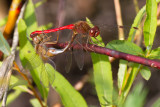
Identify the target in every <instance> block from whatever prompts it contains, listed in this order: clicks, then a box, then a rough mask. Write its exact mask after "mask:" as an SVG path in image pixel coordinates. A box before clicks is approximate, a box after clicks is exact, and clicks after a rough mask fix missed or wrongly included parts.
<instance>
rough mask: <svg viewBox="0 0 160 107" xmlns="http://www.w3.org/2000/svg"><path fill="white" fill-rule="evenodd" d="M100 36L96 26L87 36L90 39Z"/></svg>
mask: <svg viewBox="0 0 160 107" xmlns="http://www.w3.org/2000/svg"><path fill="white" fill-rule="evenodd" d="M99 34H100V31H99V28H98V27H97V26H94V27H93V28H91V29H90V31H89V35H90V36H91V37H97V36H98V35H99Z"/></svg>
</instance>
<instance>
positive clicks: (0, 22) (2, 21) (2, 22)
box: [0, 16, 8, 27]
mask: <svg viewBox="0 0 160 107" xmlns="http://www.w3.org/2000/svg"><path fill="white" fill-rule="evenodd" d="M7 20H8V16H6V17H5V18H3V19H1V20H0V27H2V26H4V25H5V24H6V23H7Z"/></svg>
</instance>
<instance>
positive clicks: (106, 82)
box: [86, 18, 113, 106]
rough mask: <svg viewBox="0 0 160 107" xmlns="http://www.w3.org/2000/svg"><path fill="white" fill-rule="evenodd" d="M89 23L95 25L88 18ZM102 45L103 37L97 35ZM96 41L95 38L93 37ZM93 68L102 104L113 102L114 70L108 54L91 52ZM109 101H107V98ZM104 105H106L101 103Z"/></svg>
mask: <svg viewBox="0 0 160 107" xmlns="http://www.w3.org/2000/svg"><path fill="white" fill-rule="evenodd" d="M86 20H87V23H88V24H89V25H90V26H91V27H93V24H92V23H91V21H90V20H89V19H88V18H87V19H86ZM96 38H97V39H98V41H99V42H101V44H102V45H104V43H102V38H101V37H100V35H99V36H98V37H96ZM92 40H93V42H94V43H97V44H98V43H99V42H96V40H95V39H92ZM91 57H92V62H93V69H94V73H93V74H94V81H95V86H96V91H97V94H98V98H99V101H100V103H101V104H107V102H109V103H110V104H112V93H113V79H112V71H111V64H110V62H109V59H108V56H105V55H100V54H95V53H91ZM104 98H105V99H106V100H107V102H106V101H105V99H104ZM101 106H104V105H101Z"/></svg>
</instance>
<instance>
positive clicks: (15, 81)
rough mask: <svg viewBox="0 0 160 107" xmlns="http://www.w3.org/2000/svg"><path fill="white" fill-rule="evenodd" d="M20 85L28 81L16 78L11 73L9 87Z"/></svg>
mask: <svg viewBox="0 0 160 107" xmlns="http://www.w3.org/2000/svg"><path fill="white" fill-rule="evenodd" d="M21 85H28V83H27V81H25V80H21V79H18V78H17V77H15V76H13V75H12V76H11V80H10V87H9V89H12V88H13V87H16V86H21Z"/></svg>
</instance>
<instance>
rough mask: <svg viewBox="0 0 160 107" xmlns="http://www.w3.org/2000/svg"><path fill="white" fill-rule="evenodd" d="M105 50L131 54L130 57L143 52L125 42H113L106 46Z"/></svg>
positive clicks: (134, 45) (132, 44) (130, 43)
mask: <svg viewBox="0 0 160 107" xmlns="http://www.w3.org/2000/svg"><path fill="white" fill-rule="evenodd" d="M106 48H110V49H113V50H117V51H120V52H124V53H128V54H132V55H141V54H143V51H142V49H141V48H140V47H139V46H137V45H136V44H134V43H132V42H129V41H125V40H113V41H111V42H109V43H108V44H107V46H106Z"/></svg>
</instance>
